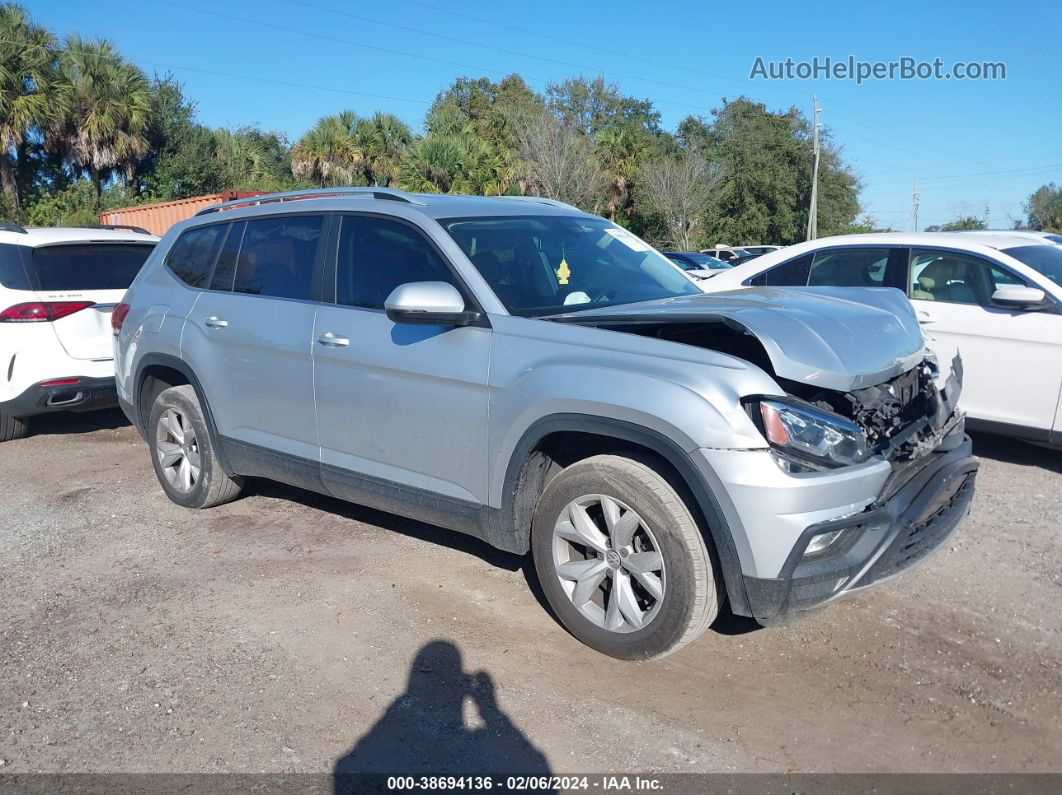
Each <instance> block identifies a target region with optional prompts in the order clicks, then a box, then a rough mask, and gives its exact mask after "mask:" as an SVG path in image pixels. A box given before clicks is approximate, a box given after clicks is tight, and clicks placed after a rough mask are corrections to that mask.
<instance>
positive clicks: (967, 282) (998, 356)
mask: <svg viewBox="0 0 1062 795" xmlns="http://www.w3.org/2000/svg"><path fill="white" fill-rule="evenodd" d="M910 266H911V267H910V280H909V293H908V294H909V295H910V297H911V302H912V303H913V304H914V307H915V312H916V314H917V315H918V319H919V322H920V323H922V324H923V328H924V329H925V332H926V336H927V341H928V342H929V345H930V347H931V348H934V349H938V348H939V350H938V352H943V351H950V350H952V349H957V350H958V352H959V353H960V354H961V356H962V363H963V373H964V376H963V391H962V398H961V399H960V405H961V406H962V407H963V408H964V409H965V410H966V412H967V414H968V415H969V416H970V418H971V419H974V420H981V421H986V422H991V423H1003V424H1005V425H1008V426H1018V428H1022V429H1035V431H1037V432H1039V435H1044V433H1046V432H1049V431H1050V428H1051V425H1052V422H1053V419H1054V416H1055V409H1056V406H1057V404H1058V399H1059V389H1060V387H1062V315H1058V314H1057V313H1054V312H1046V311H1021V310H1014V309H1005V308H1002V307H998V306H993V304H992V293H993V292H995V290H996V289H998V288H999V287H1002V286H1004V285H1008V284H1009V285H1013V284H1024V283H1023V282H1022V281H1021V279H1020V278H1019V277H1018V276H1016V275H1015V274H1013V273H1011V272H1010V271H1009V270H1007V269H1006V268H1004V267H1003V266H1001V265H998V264H995V263H991V262H989V261H988V260H986V259H982V258H981V257H976V256H973V255H969V254H962V253H959V252H954V251H943V250H936V249H912V250H911V260H910ZM934 341H937V342H938V345H934ZM944 364H945V363H944V362H942V365H944ZM999 430H1006V429H1005V428H999ZM1045 438H1046V437H1045Z"/></svg>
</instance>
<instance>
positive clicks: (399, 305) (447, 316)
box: [384, 282, 479, 326]
mask: <svg viewBox="0 0 1062 795" xmlns="http://www.w3.org/2000/svg"><path fill="white" fill-rule="evenodd" d="M384 309H385V310H387V317H388V318H389V319H390V320H392V321H393V322H395V323H416V324H420V325H439V326H467V325H469V324H470V323H474V322H475V321H477V320H479V313H478V312H467V311H465V299H464V298H462V297H461V293H459V292H458V291H457V288H456V287H454V286H453V285H452V284H447V283H446V282H409V283H408V284H400V285H398V287H396V288H395V289H394V290H392V291H391V294H390V295H389V296H387V300H386V301H384Z"/></svg>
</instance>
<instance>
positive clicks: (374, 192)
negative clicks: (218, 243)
mask: <svg viewBox="0 0 1062 795" xmlns="http://www.w3.org/2000/svg"><path fill="white" fill-rule="evenodd" d="M334 196H364V197H367V198H372V199H386V200H390V201H396V202H405V203H406V204H422V202H418V201H415V200H414V199H413V198H412V197H411V196H410V195H409V194H408V193H406V192H405V191H402V190H398V189H396V188H353V187H351V188H311V189H308V190H293V191H287V192H285V193H266V194H264V195H262V196H247V197H246V198H243V199H233V200H232V201H227V202H221V203H220V204H213V205H211V206H210V207H206V208H204V209H202V210H200V211H199V212H197V213H196V216H200V215H208V214H209V213H216V212H218V211H219V210H231V209H233V208H235V207H253V206H257V205H259V204H273V203H276V202H286V201H294V200H297V199H325V198H331V197H334Z"/></svg>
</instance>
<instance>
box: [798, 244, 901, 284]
mask: <svg viewBox="0 0 1062 795" xmlns="http://www.w3.org/2000/svg"><path fill="white" fill-rule="evenodd" d="M888 262H889V249H887V248H833V249H826V250H825V251H816V252H815V258H814V259H813V260H812V263H811V272H810V274H809V275H808V285H809V286H811V287H887V286H888V285H887V284H886V283H885V268H886V266H887V265H888Z"/></svg>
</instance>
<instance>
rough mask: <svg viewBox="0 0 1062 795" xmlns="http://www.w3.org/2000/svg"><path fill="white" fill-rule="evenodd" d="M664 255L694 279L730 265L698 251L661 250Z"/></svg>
mask: <svg viewBox="0 0 1062 795" xmlns="http://www.w3.org/2000/svg"><path fill="white" fill-rule="evenodd" d="M661 253H662V254H663V255H664V256H665V257H667V258H668V259H669V260H671V261H672V262H674V263H675V264H676V265H678V266H679V267H680V268H682V270H684V271H686V273H688V274H689V275H690V276H692V277H694V278H695V279H709V278H711V277H712V276H715V275H716V274H717V273H719V272H720V271H725V270H727V269H729V268H730V266H729V265H728V264H727V263H725V262H723V261H722V260H721V259H716V258H715V257H710V256H708V255H707V254H702V253H701V252H699V251H662V252H661Z"/></svg>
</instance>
